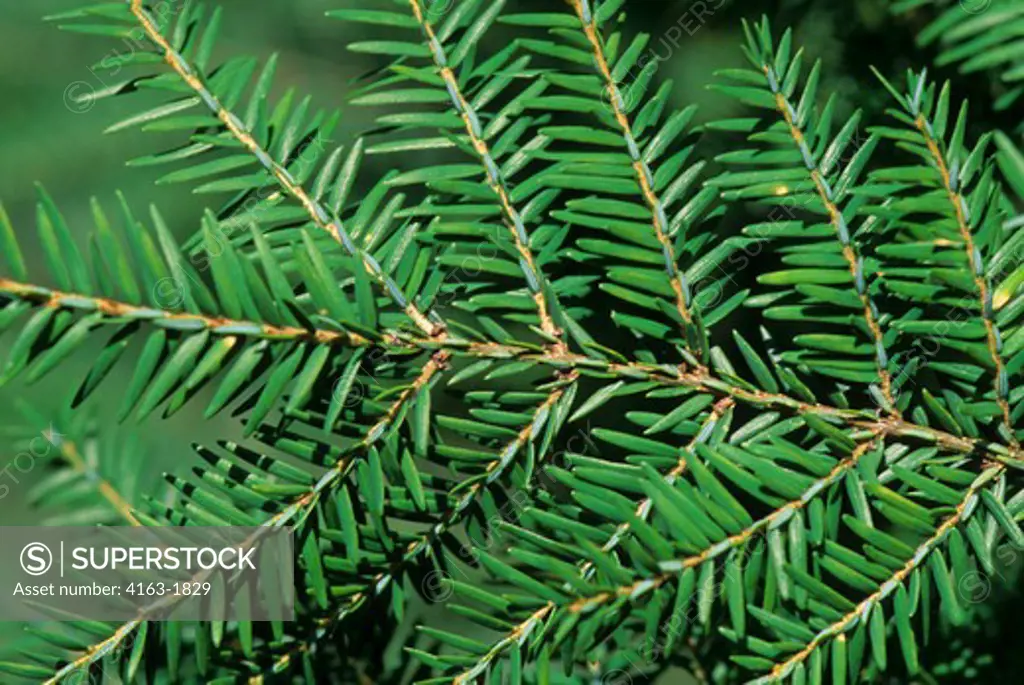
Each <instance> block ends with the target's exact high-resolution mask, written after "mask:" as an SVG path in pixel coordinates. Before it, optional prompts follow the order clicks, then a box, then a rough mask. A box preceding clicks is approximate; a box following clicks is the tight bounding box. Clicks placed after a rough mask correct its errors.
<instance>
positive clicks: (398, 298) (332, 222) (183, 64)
mask: <svg viewBox="0 0 1024 685" xmlns="http://www.w3.org/2000/svg"><path fill="white" fill-rule="evenodd" d="M130 7H131V12H132V14H133V15H134V16H135V18H136V19H137V20H138V22H139V24H140V25H141V26H142V29H143V30H144V31H145V33H146V36H147V37H148V38H149V40H150V41H151V42H152V43H153V44H154V45H155V46H156V47H157V49H159V51H160V52H161V53H162V54H163V58H164V61H166V62H167V64H169V65H170V67H171V69H172V70H173V71H174V72H175V73H176V74H177V75H178V77H179V78H180V79H181V80H182V81H183V82H184V83H185V84H186V85H187V86H188V87H189V88H191V89H192V90H193V91H194V92H195V93H196V95H198V96H199V98H200V99H201V100H202V101H203V103H204V104H205V105H206V106H207V107H208V108H209V109H210V111H212V112H213V113H214V114H215V115H216V117H217V118H218V119H219V120H220V121H221V122H222V123H223V124H224V126H225V127H227V129H228V131H230V132H231V135H233V136H234V137H235V139H237V140H238V142H239V143H241V144H242V145H243V146H245V148H246V149H247V150H249V152H251V153H252V154H253V156H254V157H256V159H257V160H258V161H259V163H260V164H261V165H262V166H263V168H264V169H266V170H267V172H268V173H270V175H271V176H273V177H274V179H275V180H276V181H277V182H278V184H280V186H281V188H282V189H283V190H284V191H285V192H287V193H288V194H289V195H291V196H292V197H293V198H295V199H296V200H298V201H299V203H300V204H301V205H302V206H303V207H304V208H305V210H306V213H307V214H309V217H310V219H311V220H312V221H313V223H314V224H316V225H317V226H318V227H319V228H321V229H323V230H324V231H326V232H327V233H328V234H330V236H331V237H332V238H334V240H335V241H336V242H338V243H339V244H340V245H341V246H342V247H343V248H344V250H345V251H346V252H347V253H348V254H349V255H350V256H352V257H356V258H358V259H359V260H360V261H361V262H362V263H363V266H364V267H365V268H366V271H367V272H368V273H369V274H370V276H372V277H373V278H374V279H375V280H376V281H377V282H378V283H379V284H380V285H381V287H382V289H383V290H384V291H385V292H386V293H388V295H389V296H390V297H391V299H392V300H394V302H395V303H396V304H397V305H398V306H399V307H401V308H402V309H403V310H404V311H405V313H406V315H407V316H408V317H409V318H410V319H411V320H412V321H413V322H414V323H415V324H416V326H417V327H418V328H419V329H420V330H421V331H423V332H424V333H426V334H427V335H428V336H431V337H433V336H440V335H443V332H444V325H443V324H436V323H434V322H432V321H430V320H429V319H428V318H427V316H426V315H424V313H423V312H421V311H420V310H419V308H417V307H416V305H415V303H413V302H411V301H410V300H409V299H408V298H407V297H406V296H405V294H404V293H403V292H402V290H401V288H399V287H398V284H397V283H395V282H394V280H392V278H391V277H390V276H388V275H387V274H386V273H385V272H384V270H383V269H382V268H381V266H380V264H378V263H377V260H375V259H374V258H373V257H372V256H371V255H369V254H367V253H366V252H364V251H362V250H360V249H359V248H358V247H357V246H356V244H355V243H354V242H353V241H352V239H351V238H350V237H349V235H348V233H347V232H346V231H345V227H344V226H343V225H342V223H341V220H340V219H338V218H337V217H334V218H333V219H332V218H331V217H330V215H329V214H328V213H327V210H326V209H324V207H323V206H322V205H321V204H320V203H319V202H317V201H316V200H315V199H314V198H313V197H312V196H310V195H309V193H307V192H306V190H305V188H303V187H302V186H301V185H300V184H299V183H298V182H297V181H296V180H295V177H294V176H292V174H291V173H290V172H289V171H288V170H287V169H285V168H284V167H283V166H281V165H280V164H279V163H277V162H276V161H274V159H273V158H272V157H271V156H270V153H268V152H267V151H266V150H265V149H264V148H263V147H262V146H261V145H260V144H259V142H257V141H256V139H255V138H254V137H253V136H252V133H250V132H249V131H248V130H247V129H246V127H245V124H244V123H243V122H242V120H241V119H239V118H238V116H237V115H236V114H235V113H234V112H231V111H230V110H228V109H226V108H225V107H224V105H222V104H221V102H220V100H219V99H218V98H217V96H216V95H214V94H213V92H212V91H210V89H209V88H207V87H206V85H205V84H204V83H203V80H202V78H201V76H200V75H199V73H198V72H197V71H196V69H195V68H194V67H193V66H192V65H190V64H189V63H188V62H187V61H186V60H185V58H184V57H183V56H182V55H181V54H180V53H179V52H178V51H177V50H175V49H174V47H173V46H172V45H171V44H170V42H169V41H168V40H167V38H166V37H164V35H163V34H162V33H160V30H159V28H157V25H156V23H155V21H154V20H153V18H152V17H151V16H150V14H149V13H148V12H147V11H146V9H145V8H144V7H143V6H142V0H131V5H130Z"/></svg>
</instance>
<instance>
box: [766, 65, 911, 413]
mask: <svg viewBox="0 0 1024 685" xmlns="http://www.w3.org/2000/svg"><path fill="white" fill-rule="evenodd" d="M762 69H763V70H764V74H765V76H766V78H767V79H768V87H769V88H770V89H771V91H772V94H773V95H774V97H775V106H776V109H777V110H778V112H779V113H780V114H781V115H782V117H783V119H785V121H786V125H787V126H788V127H789V134H790V136H791V137H792V138H793V142H795V143H796V145H797V148H798V149H799V150H800V154H801V156H802V157H803V160H804V163H805V164H806V165H807V169H808V172H809V173H810V176H811V180H812V181H813V182H814V187H815V189H817V192H818V196H819V197H820V198H821V202H822V204H823V205H824V206H825V210H826V211H827V212H828V215H829V219H830V221H831V223H832V226H833V227H834V228H835V231H836V237H837V238H838V239H839V243H840V244H841V246H842V252H843V257H844V258H845V259H846V263H847V264H848V265H849V269H850V277H851V278H852V279H853V284H854V289H855V290H856V292H857V297H858V298H860V301H861V304H862V305H863V307H864V322H865V324H866V325H867V329H868V333H869V334H870V335H871V337H872V339H873V340H874V344H875V366H876V367H877V369H878V379H879V382H880V383H881V392H882V398H883V399H884V400H885V402H886V404H887V405H888V407H887V409H888V410H889V412H890V413H891V414H892V415H893V416H899V410H898V409H897V408H896V399H895V397H894V396H893V389H892V375H891V374H890V373H889V369H888V368H887V367H888V365H889V355H888V353H887V352H886V350H885V342H884V340H883V338H884V336H883V334H882V328H881V326H880V325H879V324H878V309H877V307H875V303H874V302H872V300H871V295H870V293H869V292H868V285H867V280H866V278H865V275H864V264H863V261H862V260H861V257H860V255H859V254H857V247H856V244H855V243H854V242H853V237H852V236H851V235H850V229H849V227H848V226H847V225H846V219H844V218H843V212H842V210H840V209H839V207H838V206H837V205H836V202H835V200H834V198H833V191H832V188H831V186H829V184H828V182H827V181H826V180H825V177H824V175H823V174H822V173H821V169H820V167H819V165H818V162H817V161H816V160H815V159H814V155H813V154H812V153H811V150H810V148H808V146H807V140H806V138H805V136H804V132H803V131H802V130H800V124H799V123H798V122H797V121H796V110H795V109H794V108H793V105H792V104H790V102H789V100H787V99H786V95H785V93H783V92H782V86H781V84H780V82H779V78H778V76H777V75H776V74H775V69H774V67H772V66H771V65H768V64H765V65H762Z"/></svg>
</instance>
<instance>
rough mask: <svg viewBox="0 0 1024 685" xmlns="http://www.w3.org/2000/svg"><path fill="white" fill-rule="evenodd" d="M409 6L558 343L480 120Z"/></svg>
mask: <svg viewBox="0 0 1024 685" xmlns="http://www.w3.org/2000/svg"><path fill="white" fill-rule="evenodd" d="M409 5H410V7H411V8H412V13H413V16H414V17H415V18H416V22H417V23H418V24H419V25H420V29H421V31H422V32H423V36H424V38H425V39H426V42H427V45H428V47H429V48H430V54H431V57H432V59H433V62H434V66H435V68H436V69H437V71H438V73H439V74H440V76H441V79H442V80H443V81H444V85H445V88H446V89H447V90H448V94H449V96H450V98H451V103H452V108H453V109H454V110H455V112H456V113H457V114H458V115H459V118H460V119H462V122H463V124H464V125H465V128H466V135H467V136H468V137H469V141H470V143H471V144H472V146H473V150H474V151H475V152H476V154H477V156H478V157H479V159H480V163H481V165H482V166H483V170H484V173H485V175H486V176H487V185H488V186H489V187H490V188H491V190H492V191H494V194H495V196H496V197H497V200H498V205H499V207H500V209H501V216H502V219H503V221H504V223H505V227H506V228H507V229H508V230H509V233H510V234H511V236H512V241H513V243H514V244H515V246H516V251H517V252H518V253H519V257H520V259H519V266H520V268H521V269H522V271H523V275H524V276H525V277H526V283H527V286H528V287H529V289H530V293H531V296H532V298H533V301H534V302H535V303H536V305H537V313H538V315H539V317H540V325H541V329H542V330H543V331H544V333H545V334H546V335H547V336H548V337H549V338H551V339H552V340H553V341H554V340H558V339H559V338H560V337H561V336H562V333H563V332H562V331H561V330H559V328H558V326H557V325H556V324H555V322H554V319H552V318H551V312H552V310H553V309H554V307H552V305H551V303H550V302H549V301H548V293H550V292H551V290H550V286H547V281H546V280H545V277H544V274H543V272H542V271H541V268H540V266H539V265H538V264H537V262H536V259H535V257H534V255H533V252H532V250H531V249H530V236H529V235H528V234H527V232H526V226H525V224H524V222H523V217H522V216H521V214H520V212H519V210H518V209H516V207H515V205H514V204H513V202H512V197H511V194H510V193H509V190H508V185H507V183H506V182H505V178H504V175H503V174H502V173H501V169H500V168H499V167H498V164H497V162H495V160H494V157H493V156H492V155H491V149H490V146H489V145H488V144H487V141H486V140H485V138H484V131H483V127H482V126H481V124H480V117H479V115H478V114H477V112H476V111H474V109H473V105H472V104H471V103H470V102H469V100H468V99H467V98H466V96H465V95H464V94H463V91H462V87H461V86H460V85H459V81H458V79H457V78H456V76H455V72H454V71H452V68H451V67H450V66H449V64H448V57H447V55H446V54H445V50H444V46H443V45H441V41H440V40H438V38H437V35H436V34H435V32H434V27H433V26H432V25H431V23H430V19H429V18H428V17H427V12H426V10H425V8H424V7H423V2H422V0H409ZM564 345H565V343H564V342H560V343H556V346H557V347H559V348H560V349H561V348H564Z"/></svg>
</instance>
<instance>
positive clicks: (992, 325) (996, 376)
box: [914, 74, 1017, 445]
mask: <svg viewBox="0 0 1024 685" xmlns="http://www.w3.org/2000/svg"><path fill="white" fill-rule="evenodd" d="M920 78H921V79H922V80H923V79H924V75H923V74H922V75H921V77H920ZM914 126H916V127H917V130H918V132H919V133H920V134H921V136H922V137H923V138H924V141H925V144H926V146H927V147H928V152H929V154H931V157H932V162H933V163H934V165H935V170H936V171H937V172H938V174H939V179H940V182H941V183H942V188H943V190H944V191H945V192H946V197H947V198H948V199H949V204H950V207H951V209H952V210H953V217H954V218H955V219H956V226H957V230H958V231H959V233H960V238H961V239H962V240H963V247H964V252H965V254H966V256H967V263H968V264H970V266H971V276H972V278H973V280H974V286H975V287H976V288H977V289H978V299H979V304H980V308H981V320H982V323H983V325H984V326H985V339H986V344H987V346H988V353H989V356H990V357H991V358H992V365H993V367H994V371H993V379H992V389H993V390H994V391H995V395H996V402H997V403H998V404H999V409H1000V411H1001V412H1002V420H1003V426H1004V427H1005V428H1006V432H1007V438H1008V439H1009V440H1010V441H1011V442H1012V443H1013V444H1014V445H1016V444H1017V435H1016V431H1014V429H1013V419H1011V417H1010V403H1009V401H1008V399H1007V398H1008V395H1009V392H1010V387H1009V386H1010V381H1009V377H1008V375H1007V372H1006V364H1005V363H1004V361H1003V357H1002V354H1001V352H1000V349H1001V347H1002V339H1003V338H1002V336H1001V335H1000V333H999V327H998V326H997V325H996V322H995V318H994V315H993V309H994V308H993V303H992V287H991V285H990V283H989V281H988V278H987V277H986V276H985V261H984V259H983V258H982V256H981V251H980V250H979V249H978V248H977V246H976V245H975V243H974V233H973V231H972V230H971V222H970V219H969V218H968V215H967V199H966V198H965V197H964V196H963V194H962V193H961V192H960V189H959V188H958V185H959V184H958V182H957V179H956V177H955V176H954V175H953V174H952V172H950V169H949V166H948V165H947V164H946V156H945V155H944V154H943V152H942V149H941V148H940V147H939V142H938V141H937V140H936V139H935V137H934V136H933V135H932V131H933V130H934V129H933V126H932V123H931V122H929V121H928V120H927V119H926V118H925V115H924V113H923V112H922V113H918V115H917V116H916V117H915V118H914Z"/></svg>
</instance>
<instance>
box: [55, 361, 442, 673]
mask: <svg viewBox="0 0 1024 685" xmlns="http://www.w3.org/2000/svg"><path fill="white" fill-rule="evenodd" d="M447 360H448V353H446V352H444V351H439V352H436V353H435V354H434V356H433V357H432V358H431V359H430V361H429V362H427V364H426V365H424V367H423V369H422V370H421V371H420V374H419V375H418V376H417V377H416V379H415V380H414V381H413V382H412V384H411V385H410V386H409V387H408V388H406V389H405V390H403V391H402V393H401V394H400V395H399V396H398V398H397V399H396V400H395V401H394V402H393V403H392V404H391V405H390V406H389V407H388V409H387V411H385V413H384V416H383V417H381V418H380V420H378V421H377V423H375V424H374V425H373V426H372V427H371V428H370V429H369V430H368V431H367V432H366V435H365V436H364V437H363V439H362V440H361V441H360V442H359V443H358V444H357V445H355V446H354V447H352V448H351V449H350V450H348V451H347V452H346V454H345V456H343V457H341V458H339V459H338V461H337V462H336V463H335V464H334V466H333V467H332V468H331V469H330V470H329V471H327V472H326V473H325V474H324V475H323V476H322V477H321V478H320V480H318V481H317V482H316V483H315V484H314V485H313V487H312V488H310V490H309V492H306V493H304V494H302V495H300V496H298V497H296V498H295V499H294V500H292V502H291V503H290V504H289V505H288V506H287V507H285V508H284V509H283V510H281V511H280V512H279V513H277V514H275V515H274V516H272V517H270V518H268V519H267V520H265V521H264V522H263V523H261V524H260V525H259V529H258V530H257V532H256V533H254V534H253V535H252V536H250V538H249V539H248V540H246V542H245V544H243V547H246V546H249V545H252V544H255V542H256V541H257V540H258V539H259V537H260V535H261V533H263V532H264V531H268V530H270V529H272V528H279V527H281V526H284V525H287V524H288V523H290V522H292V521H295V520H297V521H298V522H299V523H301V521H302V520H304V519H305V518H306V516H308V515H309V514H310V513H311V512H312V511H313V508H314V507H315V506H316V504H317V502H318V501H319V500H320V498H321V497H322V496H324V495H325V494H326V493H328V492H330V491H331V490H332V489H333V488H334V487H335V486H336V485H337V484H338V483H340V482H342V481H343V480H344V479H345V477H346V476H347V475H348V474H349V473H350V472H351V470H352V468H353V467H354V466H355V464H356V463H357V462H356V459H355V458H354V455H355V453H356V452H357V451H360V450H364V449H367V448H368V447H369V446H370V445H372V444H373V443H375V442H376V441H377V440H379V439H381V438H382V437H383V436H384V434H385V433H386V431H387V428H388V427H389V426H391V425H392V424H393V423H394V422H395V420H396V419H397V417H399V416H400V415H401V413H402V410H403V409H404V408H405V407H406V406H407V405H408V404H409V402H411V401H412V400H413V399H415V398H416V396H417V395H418V394H419V393H420V392H422V391H424V390H426V389H428V388H429V385H430V382H431V380H432V379H433V378H434V376H435V375H437V374H438V373H439V372H440V371H441V370H442V369H443V368H444V367H445V366H446V364H447ZM181 597H182V596H178V595H174V596H170V597H167V598H164V599H162V600H160V601H159V602H156V603H154V604H151V605H149V606H146V607H143V608H142V609H140V611H139V615H138V617H137V618H135V619H133V620H131V621H128V622H126V623H124V624H122V625H121V626H119V627H118V628H117V630H116V631H115V632H114V633H113V634H112V635H111V636H110V637H108V638H106V639H104V640H103V641H101V642H99V643H97V644H94V645H90V646H89V647H87V648H85V650H84V653H83V654H82V655H81V656H80V657H78V658H77V659H75V660H73V661H71V662H69V663H68V664H66V665H65V666H63V667H62V668H60V669H59V670H58V671H57V672H56V673H55V674H54V675H53V677H52V678H51V679H50V680H48V681H46V683H45V684H44V685H56V684H57V683H59V682H61V680H62V679H64V678H66V677H67V676H68V675H69V674H71V673H73V672H75V671H77V670H79V669H82V668H87V667H88V666H89V665H90V664H93V663H96V662H97V661H98V660H100V659H102V658H103V657H104V656H106V655H107V654H109V653H110V652H111V651H113V650H114V649H116V648H117V647H118V646H119V645H120V644H121V643H123V642H124V641H125V640H126V639H127V638H128V636H129V635H131V634H132V632H133V631H134V630H135V629H136V628H138V626H139V625H140V624H141V623H142V622H143V621H145V620H146V619H147V617H148V616H149V615H150V614H151V613H152V612H153V611H155V610H156V609H158V608H165V607H168V606H173V605H174V604H175V603H177V601H179V600H180V598H181Z"/></svg>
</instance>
